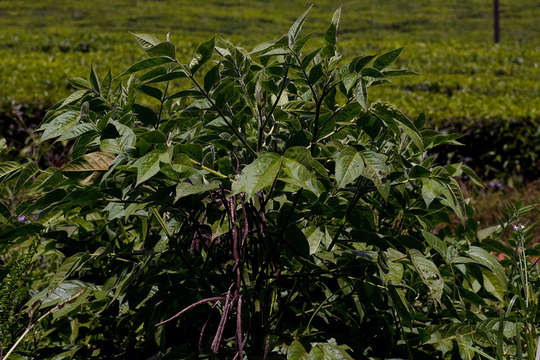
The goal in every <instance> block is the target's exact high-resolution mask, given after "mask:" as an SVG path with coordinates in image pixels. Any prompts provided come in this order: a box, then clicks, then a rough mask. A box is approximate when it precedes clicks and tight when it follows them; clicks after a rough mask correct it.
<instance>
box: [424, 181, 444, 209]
mask: <svg viewBox="0 0 540 360" xmlns="http://www.w3.org/2000/svg"><path fill="white" fill-rule="evenodd" d="M442 192H443V185H442V184H441V182H439V181H438V180H436V179H433V178H422V198H423V199H424V202H425V203H426V207H429V205H430V204H431V203H432V202H433V200H435V199H436V198H437V197H439V196H440V195H441V194H442Z"/></svg>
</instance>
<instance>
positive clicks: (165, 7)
mask: <svg viewBox="0 0 540 360" xmlns="http://www.w3.org/2000/svg"><path fill="white" fill-rule="evenodd" d="M308 5H309V3H308V2H306V1H297V0H287V1H284V0H272V1H264V0H251V1H247V0H237V1H225V0H221V1H218V0H213V1H199V2H194V1H187V0H181V1H173V0H144V1H142V0H138V1H132V0H129V1H128V0H108V1H105V0H95V1H69V0H54V1H53V0H35V1H31V2H30V1H0V78H1V79H2V80H3V86H2V87H0V107H1V108H4V109H7V108H9V107H10V106H11V105H12V104H13V103H22V104H25V105H33V106H35V105H37V106H47V105H49V104H51V103H54V102H56V101H57V100H59V99H60V98H62V97H63V96H65V95H66V94H67V93H68V92H69V88H68V86H67V78H68V77H73V76H80V75H81V74H86V73H87V72H88V69H89V66H90V64H95V65H96V66H97V68H98V70H99V71H101V72H104V71H106V69H107V68H108V67H111V68H112V70H113V72H114V73H119V72H121V71H122V70H124V69H125V68H126V66H127V65H128V64H131V63H132V62H133V61H134V60H135V59H137V58H139V57H141V56H142V53H141V51H140V50H137V48H136V46H135V45H134V42H133V41H132V40H131V38H130V36H129V34H128V31H133V32H151V33H155V34H158V35H160V36H164V35H165V34H166V33H168V32H170V35H171V39H172V41H173V42H174V43H175V44H177V47H178V51H179V53H180V57H183V58H185V59H187V58H188V57H189V56H190V54H191V52H192V51H193V49H194V47H195V46H196V45H197V43H199V42H201V41H203V40H206V39H208V38H210V37H212V36H214V35H216V34H221V35H222V36H224V37H225V38H227V39H230V40H233V41H237V42H241V43H242V44H243V45H245V46H246V47H250V46H252V45H254V44H256V43H258V41H259V39H261V38H268V37H272V36H274V37H279V36H280V35H282V34H283V33H285V32H286V31H287V29H288V26H289V25H290V23H291V22H292V21H293V20H294V18H296V17H297V16H298V15H299V14H300V13H301V12H303V11H304V10H305V9H306V8H307V6H308ZM314 5H315V6H314V9H313V11H312V13H311V14H310V16H309V20H308V22H307V24H306V28H305V31H306V32H309V31H312V30H314V29H321V28H322V29H324V28H325V27H326V24H327V23H328V22H329V20H330V17H331V14H332V12H333V10H334V9H335V7H336V6H337V3H336V2H335V1H330V0H324V1H314ZM342 7H343V16H342V24H341V26H340V28H341V30H340V37H341V39H342V40H341V44H342V51H343V53H344V54H345V56H346V57H350V56H353V55H359V54H366V53H374V52H378V51H383V50H385V49H391V48H395V47H400V46H405V50H404V53H403V55H402V58H401V60H400V65H403V66H406V67H408V68H410V69H412V70H415V71H418V72H419V73H420V75H419V76H414V77H409V78H406V79H403V80H399V81H398V82H396V83H395V86H393V87H386V88H381V89H379V90H378V92H376V93H375V94H374V95H375V97H381V98H383V99H386V100H389V101H392V102H393V103H396V104H397V105H398V106H400V107H402V108H403V109H405V110H406V111H407V112H409V113H411V114H413V115H415V114H417V113H419V112H421V111H425V112H426V113H427V115H428V117H429V118H430V119H431V120H432V121H433V122H435V124H438V125H442V124H446V123H448V122H449V121H461V122H468V121H469V122H470V121H472V120H480V121H501V120H503V121H511V120H516V119H518V120H519V119H534V120H536V119H538V118H540V114H539V112H540V96H539V86H540V85H539V84H540V60H539V59H540V47H538V46H535V45H534V44H535V43H537V42H538V41H537V40H538V39H540V28H539V27H538V26H536V24H537V18H538V17H539V16H540V3H538V2H536V1H532V2H531V1H530V0H513V1H509V0H508V1H502V4H501V17H502V21H501V22H502V43H501V44H500V45H498V46H495V45H493V44H492V33H491V31H492V24H491V2H490V1H484V0H482V1H480V0H470V1H467V2H458V1H443V0H417V1H414V2H410V1H405V0H385V1H381V0H365V1H344V2H342ZM315 35H320V34H315Z"/></svg>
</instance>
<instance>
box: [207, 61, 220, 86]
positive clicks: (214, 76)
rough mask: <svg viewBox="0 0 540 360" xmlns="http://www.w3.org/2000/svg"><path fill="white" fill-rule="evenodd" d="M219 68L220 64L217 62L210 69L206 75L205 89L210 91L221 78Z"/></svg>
mask: <svg viewBox="0 0 540 360" xmlns="http://www.w3.org/2000/svg"><path fill="white" fill-rule="evenodd" d="M219 68H220V64H217V65H216V66H214V67H213V68H212V69H210V70H209V71H208V72H207V73H206V75H205V76H204V90H205V91H206V92H209V91H210V90H212V88H213V87H214V86H215V85H216V83H217V82H218V80H219Z"/></svg>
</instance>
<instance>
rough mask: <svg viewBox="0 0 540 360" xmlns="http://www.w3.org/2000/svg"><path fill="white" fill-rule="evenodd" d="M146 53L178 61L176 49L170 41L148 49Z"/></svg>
mask: <svg viewBox="0 0 540 360" xmlns="http://www.w3.org/2000/svg"><path fill="white" fill-rule="evenodd" d="M146 53H147V54H148V55H150V56H153V57H155V56H166V57H169V58H171V59H176V47H175V46H174V44H173V43H171V42H170V41H164V42H162V43H159V44H157V45H154V46H152V47H149V48H148V49H146Z"/></svg>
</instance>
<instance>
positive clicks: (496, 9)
mask: <svg viewBox="0 0 540 360" xmlns="http://www.w3.org/2000/svg"><path fill="white" fill-rule="evenodd" d="M493 39H494V40H495V44H498V43H499V41H500V40H501V29H500V27H499V0H493Z"/></svg>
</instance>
